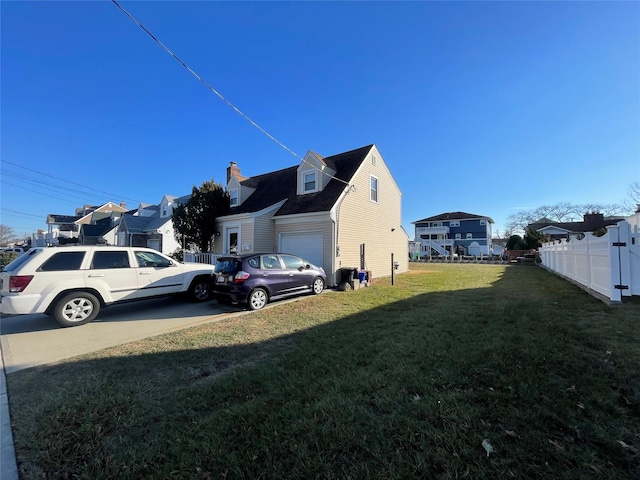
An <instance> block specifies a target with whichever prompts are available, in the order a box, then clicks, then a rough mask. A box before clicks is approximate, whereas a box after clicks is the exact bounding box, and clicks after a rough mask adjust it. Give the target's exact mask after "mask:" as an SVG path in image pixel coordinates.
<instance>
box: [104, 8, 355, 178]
mask: <svg viewBox="0 0 640 480" xmlns="http://www.w3.org/2000/svg"><path fill="white" fill-rule="evenodd" d="M111 1H112V2H113V3H114V4H115V6H116V7H118V8H119V9H120V10H121V11H122V12H123V13H124V14H125V15H126V16H127V17H129V18H130V19H131V21H132V22H133V23H135V24H136V25H138V26H139V27H140V28H141V29H142V30H143V31H144V32H145V33H146V34H147V35H149V36H150V37H151V39H152V40H153V41H154V42H156V43H157V44H158V45H159V46H160V47H162V49H163V50H164V51H165V52H167V53H168V54H169V55H171V56H172V57H173V58H174V59H175V60H176V61H177V62H178V63H179V64H180V65H182V66H183V67H184V68H185V69H186V70H187V71H188V72H189V73H191V75H193V76H194V77H196V78H197V79H198V80H200V82H202V83H203V84H204V86H205V87H207V88H208V89H209V90H210V91H211V92H213V93H214V94H215V95H217V96H218V98H220V100H222V101H223V102H225V103H226V104H227V105H229V106H230V107H231V108H232V109H233V110H235V111H236V113H238V114H239V115H240V116H241V117H242V118H244V119H245V120H246V121H248V122H249V123H250V124H251V125H253V126H254V127H255V128H257V129H258V130H260V131H261V132H262V133H263V134H265V135H266V136H267V137H269V138H270V139H271V140H273V141H274V142H275V143H277V144H278V145H279V146H280V147H282V148H284V149H285V150H286V151H287V152H289V153H290V154H291V155H293V156H294V157H296V158H298V159H300V160H302V162H303V163H306V164H307V165H310V166H312V167H315V165H313V164H311V163H309V162H307V161H306V160H305V159H304V158H302V157H301V156H300V155H298V154H297V153H296V152H294V151H293V150H291V149H290V148H289V147H287V146H286V145H285V144H283V143H282V142H280V141H279V140H278V139H277V138H275V137H274V136H273V135H271V134H270V133H269V132H267V131H266V130H265V129H264V128H262V127H261V126H260V125H258V124H257V123H256V122H254V121H253V120H251V118H249V117H248V116H247V115H245V114H244V113H243V112H242V111H240V109H239V108H238V107H236V106H235V105H234V104H233V103H231V102H230V101H229V100H227V99H226V98H225V97H224V96H223V95H222V94H221V93H220V92H218V91H217V90H216V89H215V88H213V87H212V86H211V85H209V83H207V81H206V80H204V79H203V78H202V77H201V76H200V75H198V74H197V73H196V72H194V71H193V70H192V69H191V68H190V67H189V66H188V65H187V64H186V63H184V62H183V61H182V60H181V59H180V58H179V57H178V56H177V55H176V54H175V53H173V52H172V51H171V50H169V48H167V47H166V46H165V45H164V44H163V43H162V42H161V41H160V40H158V39H157V38H156V37H155V35H154V34H153V33H151V32H150V31H149V30H148V29H147V28H145V27H144V25H142V24H141V23H140V22H139V21H138V20H136V19H135V17H134V16H133V15H131V14H130V13H129V12H127V11H126V10H125V9H124V8H123V7H122V6H120V4H119V3H118V2H117V1H116V0H111ZM320 173H322V174H323V175H327V176H328V177H330V178H334V179H336V180H337V181H339V182H342V183H344V184H345V185H350V183H349V182H346V181H345V180H342V179H341V178H338V177H335V176H333V175H330V174H328V173H327V172H323V171H322V170H320Z"/></svg>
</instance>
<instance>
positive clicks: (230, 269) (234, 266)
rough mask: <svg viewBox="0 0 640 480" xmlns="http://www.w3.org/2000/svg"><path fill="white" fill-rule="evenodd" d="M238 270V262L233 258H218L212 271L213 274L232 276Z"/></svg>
mask: <svg viewBox="0 0 640 480" xmlns="http://www.w3.org/2000/svg"><path fill="white" fill-rule="evenodd" d="M238 270H240V261H239V260H237V259H235V258H219V259H218V261H217V262H216V266H215V269H214V272H215V273H224V274H226V275H234V274H236V273H237V272H238Z"/></svg>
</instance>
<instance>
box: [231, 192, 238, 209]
mask: <svg viewBox="0 0 640 480" xmlns="http://www.w3.org/2000/svg"><path fill="white" fill-rule="evenodd" d="M229 199H230V205H231V206H232V207H236V206H237V205H238V189H237V188H232V189H231V190H229Z"/></svg>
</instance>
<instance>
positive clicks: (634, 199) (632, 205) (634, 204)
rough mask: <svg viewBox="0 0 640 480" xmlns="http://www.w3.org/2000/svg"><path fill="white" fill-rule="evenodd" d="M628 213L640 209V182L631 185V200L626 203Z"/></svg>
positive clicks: (628, 199)
mask: <svg viewBox="0 0 640 480" xmlns="http://www.w3.org/2000/svg"><path fill="white" fill-rule="evenodd" d="M624 207H625V211H626V213H633V212H636V211H638V209H640V182H634V183H632V184H631V185H629V198H627V199H626V200H625V201H624Z"/></svg>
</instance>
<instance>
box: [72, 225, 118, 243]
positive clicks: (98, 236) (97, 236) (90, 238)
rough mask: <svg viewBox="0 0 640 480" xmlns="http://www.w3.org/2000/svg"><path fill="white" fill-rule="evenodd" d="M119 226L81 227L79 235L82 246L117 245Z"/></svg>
mask: <svg viewBox="0 0 640 480" xmlns="http://www.w3.org/2000/svg"><path fill="white" fill-rule="evenodd" d="M117 228H118V225H112V224H111V223H106V224H105V223H102V224H97V225H81V226H80V233H79V234H78V243H79V244H80V245H116V242H117V240H116V238H117V237H116V229H117Z"/></svg>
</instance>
